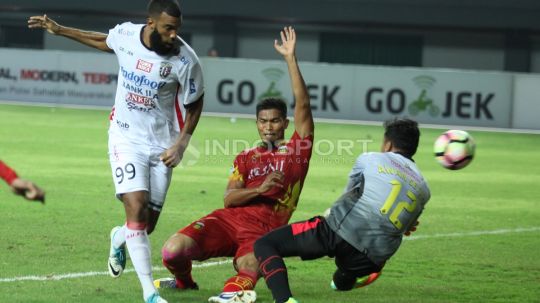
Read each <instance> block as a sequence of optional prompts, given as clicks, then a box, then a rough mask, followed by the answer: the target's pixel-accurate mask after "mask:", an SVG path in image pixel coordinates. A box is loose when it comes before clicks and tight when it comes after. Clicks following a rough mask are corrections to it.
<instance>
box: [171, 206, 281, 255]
mask: <svg viewBox="0 0 540 303" xmlns="http://www.w3.org/2000/svg"><path fill="white" fill-rule="evenodd" d="M284 224H285V222H283V219H281V220H279V219H278V218H277V217H275V214H274V213H273V211H272V210H271V209H270V208H267V207H264V209H261V207H255V206H247V207H232V208H222V209H218V210H215V211H214V212H212V213H210V214H209V215H207V216H205V217H203V218H201V219H199V220H196V221H194V222H192V223H191V224H189V225H188V226H186V227H184V228H183V229H181V230H180V231H179V233H182V234H184V235H186V236H188V237H190V238H192V239H193V240H195V242H197V244H198V246H199V248H200V249H201V254H200V255H201V257H200V258H199V259H197V260H198V261H203V260H206V259H209V258H216V257H234V258H235V259H237V258H239V257H241V256H244V255H246V254H248V253H252V252H253V244H254V243H255V241H256V240H257V239H259V238H260V237H261V236H262V235H265V234H266V233H267V232H269V231H271V230H274V229H275V228H277V227H279V226H281V225H284Z"/></svg>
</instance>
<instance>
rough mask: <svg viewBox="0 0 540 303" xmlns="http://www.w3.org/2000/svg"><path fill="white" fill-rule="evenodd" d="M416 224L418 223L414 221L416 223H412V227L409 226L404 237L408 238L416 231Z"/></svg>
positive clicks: (418, 222)
mask: <svg viewBox="0 0 540 303" xmlns="http://www.w3.org/2000/svg"><path fill="white" fill-rule="evenodd" d="M418 224H420V221H416V223H414V225H413V226H411V228H410V229H409V230H408V231H406V232H405V233H404V235H405V236H410V235H411V234H412V233H413V232H415V231H416V227H417V226H418Z"/></svg>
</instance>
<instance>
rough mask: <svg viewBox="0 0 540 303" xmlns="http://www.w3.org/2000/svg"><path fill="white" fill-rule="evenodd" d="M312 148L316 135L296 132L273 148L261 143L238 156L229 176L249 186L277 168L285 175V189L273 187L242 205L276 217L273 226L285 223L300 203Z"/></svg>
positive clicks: (260, 181) (260, 182)
mask: <svg viewBox="0 0 540 303" xmlns="http://www.w3.org/2000/svg"><path fill="white" fill-rule="evenodd" d="M312 147H313V136H307V137H305V138H300V136H299V135H298V133H297V132H296V131H295V132H294V134H293V135H292V137H291V139H290V140H288V141H285V142H282V143H281V144H279V145H277V146H275V147H272V149H269V148H268V147H267V146H266V145H261V146H257V147H254V148H251V149H248V150H245V151H243V152H241V153H240V154H239V155H238V156H236V159H235V160H234V166H233V169H232V172H231V175H230V177H229V179H230V180H238V181H243V182H244V184H245V187H246V188H254V187H257V186H259V185H261V184H262V183H263V182H264V180H265V179H266V177H267V175H268V174H270V173H271V172H273V171H276V170H278V171H281V172H283V174H284V180H283V187H282V188H280V187H274V188H273V189H271V190H269V191H267V192H266V193H264V194H261V195H260V196H258V197H257V198H254V199H253V200H252V201H250V202H249V204H246V205H245V206H243V208H249V209H250V212H251V213H252V214H253V215H260V216H261V217H263V216H268V215H272V217H276V219H273V220H272V221H274V222H272V223H271V224H272V225H274V224H277V225H283V224H286V223H287V222H288V221H289V219H290V217H291V215H292V213H293V212H294V211H295V209H296V205H297V204H298V198H299V196H300V192H301V191H302V186H303V185H304V180H305V178H306V175H307V172H308V168H309V160H310V158H311V151H312ZM269 210H271V213H269V212H268V211H269ZM255 213H258V214H255Z"/></svg>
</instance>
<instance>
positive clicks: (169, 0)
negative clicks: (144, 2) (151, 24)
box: [148, 0, 182, 18]
mask: <svg viewBox="0 0 540 303" xmlns="http://www.w3.org/2000/svg"><path fill="white" fill-rule="evenodd" d="M161 13H166V14H167V15H169V16H172V17H176V18H180V17H181V16H182V11H181V10H180V4H178V2H177V1H176V0H150V2H149V3H148V15H150V16H159V15H161Z"/></svg>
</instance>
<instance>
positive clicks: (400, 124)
mask: <svg viewBox="0 0 540 303" xmlns="http://www.w3.org/2000/svg"><path fill="white" fill-rule="evenodd" d="M384 129H385V130H384V138H385V139H386V140H388V141H390V142H392V145H393V146H394V147H395V148H396V149H398V150H400V151H401V153H403V155H404V156H405V157H407V158H412V156H413V155H414V154H415V153H416V149H417V148H418V141H419V139H420V130H419V129H418V123H417V122H416V121H414V120H411V119H405V118H403V119H399V118H394V119H392V120H388V121H386V122H384Z"/></svg>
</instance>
